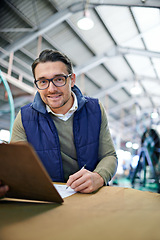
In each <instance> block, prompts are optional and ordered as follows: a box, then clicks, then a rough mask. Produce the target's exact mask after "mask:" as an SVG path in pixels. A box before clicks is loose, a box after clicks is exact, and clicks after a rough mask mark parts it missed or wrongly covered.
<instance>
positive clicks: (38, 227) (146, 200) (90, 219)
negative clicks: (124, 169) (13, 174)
mask: <svg viewBox="0 0 160 240" xmlns="http://www.w3.org/2000/svg"><path fill="white" fill-rule="evenodd" d="M32 239H33V240H42V239H43V240H53V239H54V240H66V239H67V240H82V239H85V240H86V239H87V240H91V239H92V240H101V239H103V240H104V239H108V240H112V239H118V240H121V239H123V240H125V239H126V240H132V239H134V240H159V239H160V194H158V193H150V192H142V191H139V190H135V189H128V188H121V187H103V188H101V189H100V190H99V191H98V192H97V193H95V194H80V193H77V194H75V195H72V196H70V197H68V198H65V199H64V203H63V204H62V205H58V204H53V203H51V204H46V203H33V202H13V201H5V200H1V201H0V240H32Z"/></svg>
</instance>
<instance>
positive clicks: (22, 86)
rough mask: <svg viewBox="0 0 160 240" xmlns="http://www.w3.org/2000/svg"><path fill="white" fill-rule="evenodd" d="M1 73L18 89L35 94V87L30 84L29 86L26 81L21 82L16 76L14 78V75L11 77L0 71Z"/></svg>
mask: <svg viewBox="0 0 160 240" xmlns="http://www.w3.org/2000/svg"><path fill="white" fill-rule="evenodd" d="M2 75H3V76H4V77H5V79H6V80H7V81H8V82H9V83H11V84H13V85H14V86H16V87H18V88H20V89H21V90H23V91H24V92H27V93H29V94H35V91H36V89H35V88H34V87H31V86H29V85H28V84H26V83H24V82H22V81H20V80H17V79H16V78H14V77H12V76H10V75H8V74H6V73H4V72H2Z"/></svg>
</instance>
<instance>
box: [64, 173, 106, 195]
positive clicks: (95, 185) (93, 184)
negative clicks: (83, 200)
mask: <svg viewBox="0 0 160 240" xmlns="http://www.w3.org/2000/svg"><path fill="white" fill-rule="evenodd" d="M66 185H67V186H68V187H71V188H72V189H74V190H75V191H76V192H81V193H91V192H94V191H96V190H97V189H99V188H100V187H102V186H103V185H104V180H103V178H102V177H101V176H100V175H99V174H98V173H96V172H90V171H88V170H86V169H82V170H79V171H78V172H76V173H75V174H73V175H71V176H69V179H68V181H67V183H66Z"/></svg>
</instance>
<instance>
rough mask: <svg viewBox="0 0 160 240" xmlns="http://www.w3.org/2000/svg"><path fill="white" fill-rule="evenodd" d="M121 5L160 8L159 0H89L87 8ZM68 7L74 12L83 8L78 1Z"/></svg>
mask: <svg viewBox="0 0 160 240" xmlns="http://www.w3.org/2000/svg"><path fill="white" fill-rule="evenodd" d="M104 5H108V6H121V7H156V8H160V1H159V0H102V1H96V0H90V1H89V5H88V7H89V8H94V7H97V6H104ZM70 9H71V10H72V11H74V12H76V11H80V10H84V3H83V2H82V1H81V2H80V1H79V2H78V3H75V4H72V5H71V6H70Z"/></svg>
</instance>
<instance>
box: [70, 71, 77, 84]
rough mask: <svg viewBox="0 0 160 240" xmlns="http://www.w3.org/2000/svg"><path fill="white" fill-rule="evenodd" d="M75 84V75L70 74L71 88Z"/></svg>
mask: <svg viewBox="0 0 160 240" xmlns="http://www.w3.org/2000/svg"><path fill="white" fill-rule="evenodd" d="M75 82H76V75H75V73H72V76H71V87H73V86H74V84H75Z"/></svg>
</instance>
